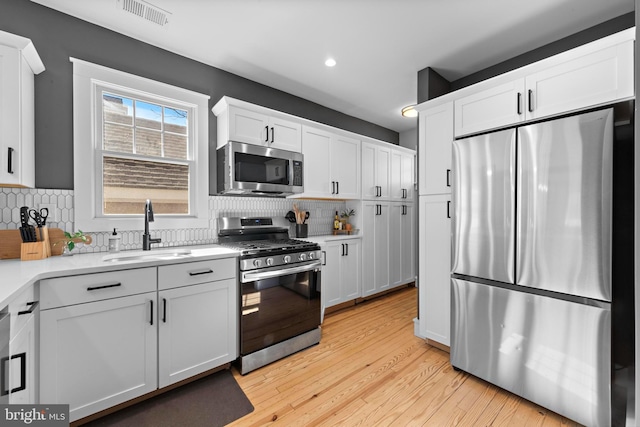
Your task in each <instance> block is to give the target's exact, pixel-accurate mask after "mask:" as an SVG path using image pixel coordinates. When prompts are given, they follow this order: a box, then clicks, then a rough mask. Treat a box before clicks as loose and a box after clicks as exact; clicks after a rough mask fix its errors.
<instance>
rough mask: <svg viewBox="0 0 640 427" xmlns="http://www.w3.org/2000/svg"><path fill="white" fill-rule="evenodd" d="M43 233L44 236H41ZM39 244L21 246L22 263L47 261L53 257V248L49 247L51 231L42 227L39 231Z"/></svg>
mask: <svg viewBox="0 0 640 427" xmlns="http://www.w3.org/2000/svg"><path fill="white" fill-rule="evenodd" d="M41 233H42V234H41ZM37 234H39V236H38V237H40V235H41V240H40V241H38V242H31V243H22V244H21V245H20V259H21V260H22V261H33V260H38V259H45V258H48V257H50V256H51V247H50V246H49V229H48V228H47V227H42V228H38V229H37Z"/></svg>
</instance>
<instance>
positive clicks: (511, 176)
mask: <svg viewBox="0 0 640 427" xmlns="http://www.w3.org/2000/svg"><path fill="white" fill-rule="evenodd" d="M613 148H614V109H613V108H607V109H603V110H598V111H592V112H588V113H584V114H580V115H575V116H570V117H564V118H561V119H557V120H552V121H547V122H542V123H536V124H531V125H526V126H522V127H518V128H513V129H507V130H502V131H498V132H494V133H490V134H485V135H479V136H474V137H470V138H465V139H460V140H456V141H454V149H453V174H454V176H453V195H452V196H453V197H452V203H453V217H452V218H453V220H452V234H453V235H452V279H451V285H452V290H451V292H452V294H451V295H452V319H451V320H452V323H451V324H452V330H451V364H452V365H453V366H454V367H455V368H457V369H461V370H464V371H467V372H469V373H471V374H473V375H475V376H477V377H480V378H482V379H484V380H486V381H489V382H491V383H493V384H496V385H498V386H500V387H502V388H504V389H506V390H509V391H511V392H513V393H515V394H517V395H519V396H522V397H524V398H526V399H528V400H530V401H532V402H534V403H537V404H539V405H541V406H543V407H545V408H548V409H550V410H552V411H554V412H557V413H559V414H561V415H564V416H566V417H567V418H570V419H572V420H574V421H577V422H579V423H581V424H585V425H592V426H607V425H612V377H613V371H614V370H615V369H616V366H615V365H614V363H613V359H612V296H613V286H612V276H613V275H612V226H613V224H612V223H613V221H612V218H613V216H612V213H613V185H612V181H613V178H612V177H613V157H614V152H613ZM631 300H632V298H631ZM628 326H629V327H631V328H633V325H632V324H631V325H628Z"/></svg>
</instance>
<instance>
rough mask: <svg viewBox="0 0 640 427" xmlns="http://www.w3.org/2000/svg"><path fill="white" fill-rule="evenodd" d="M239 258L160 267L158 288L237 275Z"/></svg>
mask: <svg viewBox="0 0 640 427" xmlns="http://www.w3.org/2000/svg"><path fill="white" fill-rule="evenodd" d="M237 269H238V259H237V258H222V259H212V260H208V261H196V262H186V263H182V264H173V265H162V266H160V267H158V290H163V289H170V288H177V287H180V286H185V285H196V284H198V283H205V282H213V281H216V280H223V279H231V278H235V277H236V271H237Z"/></svg>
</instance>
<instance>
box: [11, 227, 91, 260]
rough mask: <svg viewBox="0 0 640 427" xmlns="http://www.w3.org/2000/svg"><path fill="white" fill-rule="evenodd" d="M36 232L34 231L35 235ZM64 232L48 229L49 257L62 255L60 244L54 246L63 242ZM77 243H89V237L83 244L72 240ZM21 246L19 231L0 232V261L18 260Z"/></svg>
mask: <svg viewBox="0 0 640 427" xmlns="http://www.w3.org/2000/svg"><path fill="white" fill-rule="evenodd" d="M37 233H38V230H37V229H36V234H37ZM64 239H65V237H64V231H62V230H61V229H60V228H50V229H49V242H50V243H51V255H52V256H53V255H61V254H62V246H63V245H61V244H56V243H57V242H60V241H63V240H64ZM74 241H76V242H77V243H85V244H90V243H91V236H87V241H86V242H83V241H82V240H80V239H76V240H74ZM21 244H22V239H21V238H20V230H0V259H13V258H20V245H21Z"/></svg>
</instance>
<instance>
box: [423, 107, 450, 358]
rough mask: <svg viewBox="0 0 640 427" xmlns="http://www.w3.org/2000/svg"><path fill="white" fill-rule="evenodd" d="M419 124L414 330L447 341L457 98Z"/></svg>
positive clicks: (426, 113)
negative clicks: (415, 316)
mask: <svg viewBox="0 0 640 427" xmlns="http://www.w3.org/2000/svg"><path fill="white" fill-rule="evenodd" d="M418 126H419V128H418V153H419V157H418V158H419V162H420V163H419V178H418V183H419V185H418V194H419V195H418V205H419V221H418V223H419V228H418V230H419V231H418V233H419V237H418V259H419V267H418V268H419V272H418V277H419V280H418V307H419V309H418V319H417V321H416V325H415V326H416V331H415V333H416V335H417V336H419V337H422V338H426V339H428V340H430V341H435V342H437V343H440V344H442V345H445V346H449V345H450V344H449V342H450V335H449V331H450V325H449V318H450V299H451V298H450V289H449V283H450V279H449V274H450V264H451V217H450V208H451V206H450V205H451V146H452V142H453V101H450V102H446V103H442V104H441V105H437V106H434V107H432V108H429V109H428V110H424V111H421V112H420V118H419V124H418Z"/></svg>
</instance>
